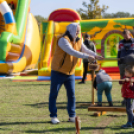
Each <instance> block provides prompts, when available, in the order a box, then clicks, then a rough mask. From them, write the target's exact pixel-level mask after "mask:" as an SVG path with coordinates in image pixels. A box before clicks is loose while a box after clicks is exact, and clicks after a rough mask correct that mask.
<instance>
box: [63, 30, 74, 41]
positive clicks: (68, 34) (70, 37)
mask: <svg viewBox="0 0 134 134" xmlns="http://www.w3.org/2000/svg"><path fill="white" fill-rule="evenodd" d="M65 36H68V38H69V39H70V40H71V41H73V37H72V36H71V34H70V32H69V31H66V32H65V34H64V35H63V37H65Z"/></svg>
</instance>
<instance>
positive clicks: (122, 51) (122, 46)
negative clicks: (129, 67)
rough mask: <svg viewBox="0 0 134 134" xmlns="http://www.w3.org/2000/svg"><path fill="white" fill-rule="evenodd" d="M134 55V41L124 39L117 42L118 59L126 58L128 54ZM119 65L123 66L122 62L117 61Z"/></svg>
mask: <svg viewBox="0 0 134 134" xmlns="http://www.w3.org/2000/svg"><path fill="white" fill-rule="evenodd" d="M132 53H133V54H134V39H133V38H131V39H130V40H128V41H126V40H125V39H123V40H121V41H120V42H119V48H118V58H122V57H125V56H128V55H129V54H132ZM119 64H125V63H123V61H118V65H119Z"/></svg>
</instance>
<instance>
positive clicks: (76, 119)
mask: <svg viewBox="0 0 134 134" xmlns="http://www.w3.org/2000/svg"><path fill="white" fill-rule="evenodd" d="M75 127H76V134H80V129H81V126H80V118H79V117H75Z"/></svg>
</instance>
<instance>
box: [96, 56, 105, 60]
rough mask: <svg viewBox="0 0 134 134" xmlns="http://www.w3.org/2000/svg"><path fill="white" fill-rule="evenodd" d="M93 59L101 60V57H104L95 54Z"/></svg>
mask: <svg viewBox="0 0 134 134" xmlns="http://www.w3.org/2000/svg"><path fill="white" fill-rule="evenodd" d="M95 59H97V60H103V59H104V57H102V56H99V55H96V56H95Z"/></svg>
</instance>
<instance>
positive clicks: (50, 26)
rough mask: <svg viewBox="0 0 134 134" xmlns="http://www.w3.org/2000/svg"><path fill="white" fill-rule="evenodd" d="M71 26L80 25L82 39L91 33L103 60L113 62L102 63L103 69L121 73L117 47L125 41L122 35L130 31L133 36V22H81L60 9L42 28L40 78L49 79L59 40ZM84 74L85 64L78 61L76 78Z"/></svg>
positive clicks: (103, 20) (72, 13)
mask: <svg viewBox="0 0 134 134" xmlns="http://www.w3.org/2000/svg"><path fill="white" fill-rule="evenodd" d="M72 22H78V23H80V25H81V34H80V35H79V36H80V37H81V39H82V36H81V35H84V34H85V33H88V34H90V35H91V40H92V41H93V42H94V43H95V45H96V48H97V53H98V54H101V55H102V56H104V58H112V59H113V60H112V61H101V62H99V63H100V64H101V68H103V69H105V70H106V72H108V73H112V72H113V73H115V72H118V73H119V69H118V66H117V60H114V58H116V57H117V52H118V43H119V41H120V40H121V39H123V35H122V31H123V30H125V29H128V30H130V32H131V35H132V37H133V36H134V32H133V29H134V18H118V19H91V20H81V18H80V16H79V14H78V13H77V12H76V11H74V10H71V9H58V10H55V11H54V12H52V13H51V14H50V16H49V19H48V21H46V22H43V23H42V25H41V31H40V32H41V43H42V46H41V56H40V60H39V71H38V75H39V76H50V73H51V61H52V58H53V54H54V51H55V47H56V43H57V38H58V37H59V36H60V35H62V34H63V33H64V32H65V31H66V26H67V25H68V24H70V23H72ZM82 73H83V66H82V60H81V59H79V61H78V63H77V66H76V69H75V75H76V76H81V75H82Z"/></svg>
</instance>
